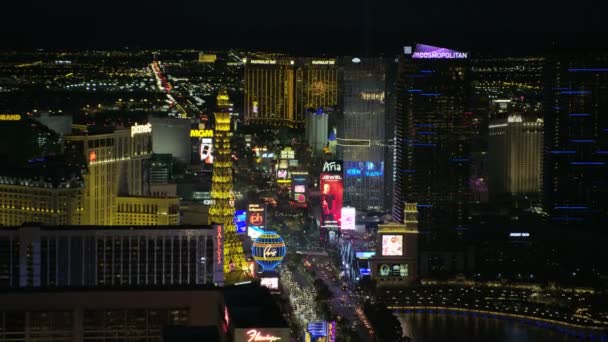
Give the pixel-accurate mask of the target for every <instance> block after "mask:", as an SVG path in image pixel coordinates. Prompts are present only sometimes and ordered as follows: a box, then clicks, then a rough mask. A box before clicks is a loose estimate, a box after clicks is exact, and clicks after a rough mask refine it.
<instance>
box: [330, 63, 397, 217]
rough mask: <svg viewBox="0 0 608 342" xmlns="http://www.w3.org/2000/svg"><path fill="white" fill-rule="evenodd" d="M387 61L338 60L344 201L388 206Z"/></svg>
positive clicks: (369, 207) (366, 206)
mask: <svg viewBox="0 0 608 342" xmlns="http://www.w3.org/2000/svg"><path fill="white" fill-rule="evenodd" d="M386 71H387V61H386V59H384V58H361V59H360V58H354V59H353V58H350V57H348V58H344V59H343V60H341V61H340V63H339V68H338V79H339V84H340V89H339V96H338V99H339V100H338V101H339V107H340V109H341V111H340V113H339V120H338V127H337V134H336V145H337V146H336V153H337V159H340V160H343V161H344V170H345V171H344V203H345V205H350V206H353V207H355V208H357V209H358V210H364V211H367V210H382V209H384V208H385V177H386V174H385V172H384V170H385V169H386V167H387V164H386V163H385V157H386V150H387V143H386V125H385V123H386V115H387V112H386V97H387V91H386V87H387V83H386Z"/></svg>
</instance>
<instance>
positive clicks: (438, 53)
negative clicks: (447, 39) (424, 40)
mask: <svg viewBox="0 0 608 342" xmlns="http://www.w3.org/2000/svg"><path fill="white" fill-rule="evenodd" d="M468 57H469V53H468V52H459V51H454V50H450V49H446V48H441V47H437V46H431V45H424V44H416V50H415V51H414V54H412V58H418V59H466V58H468Z"/></svg>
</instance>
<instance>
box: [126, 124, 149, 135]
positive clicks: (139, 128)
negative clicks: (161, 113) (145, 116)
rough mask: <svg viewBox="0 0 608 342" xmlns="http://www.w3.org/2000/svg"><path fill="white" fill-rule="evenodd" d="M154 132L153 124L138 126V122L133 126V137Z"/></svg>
mask: <svg viewBox="0 0 608 342" xmlns="http://www.w3.org/2000/svg"><path fill="white" fill-rule="evenodd" d="M150 132H152V124H151V123H149V122H148V123H147V124H145V125H138V124H137V122H136V123H135V125H133V126H131V137H133V136H134V135H137V134H143V133H150Z"/></svg>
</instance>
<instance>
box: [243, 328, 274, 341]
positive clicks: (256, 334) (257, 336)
mask: <svg viewBox="0 0 608 342" xmlns="http://www.w3.org/2000/svg"><path fill="white" fill-rule="evenodd" d="M247 336H248V337H249V339H248V340H247V342H274V341H279V340H281V337H279V336H275V335H270V334H266V335H264V333H262V332H261V331H259V330H256V329H251V330H247Z"/></svg>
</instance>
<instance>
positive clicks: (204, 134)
mask: <svg viewBox="0 0 608 342" xmlns="http://www.w3.org/2000/svg"><path fill="white" fill-rule="evenodd" d="M190 138H213V130H212V129H191V130H190Z"/></svg>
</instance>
